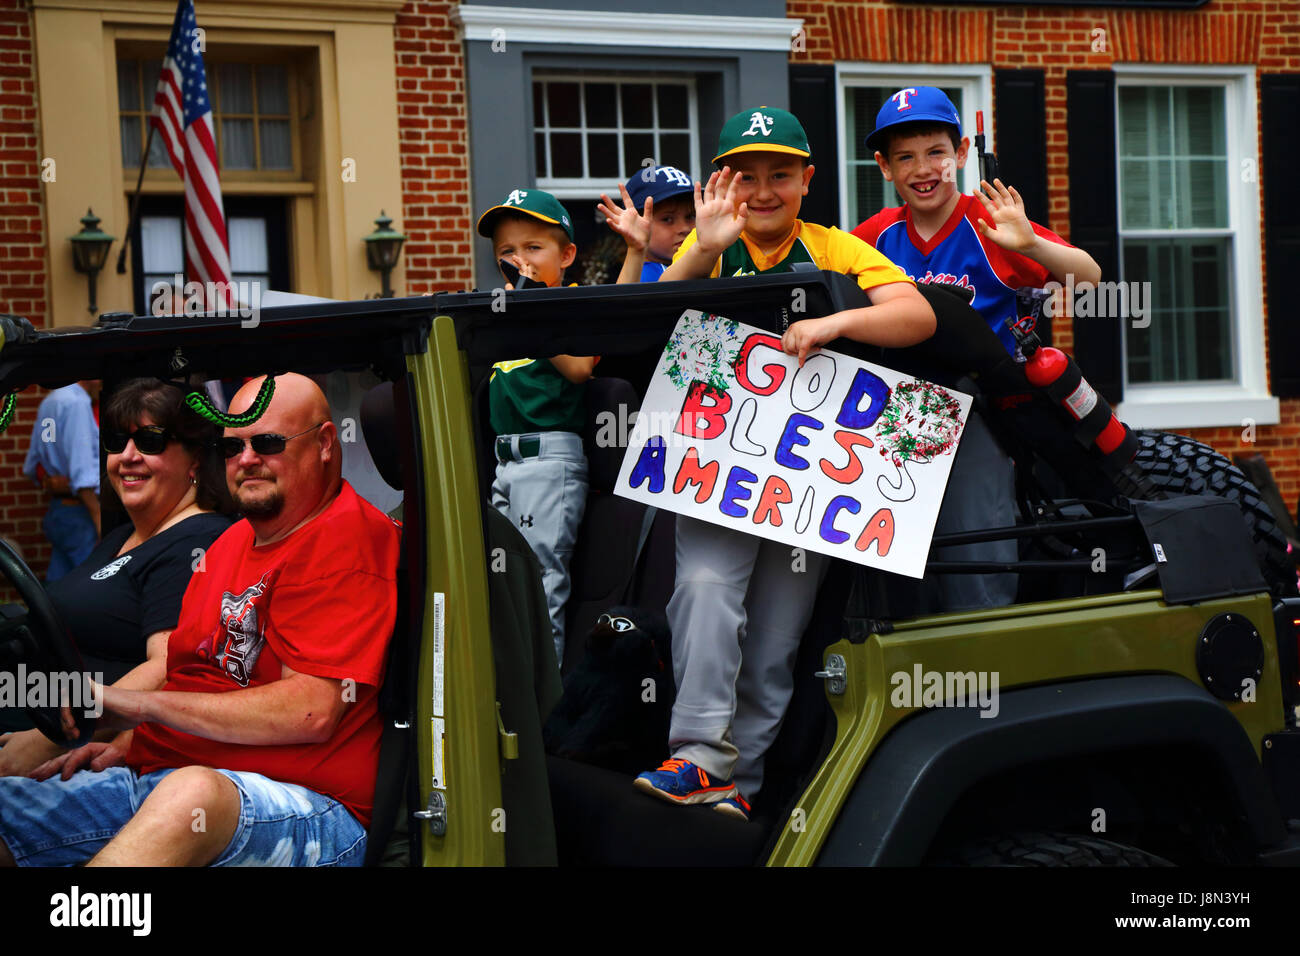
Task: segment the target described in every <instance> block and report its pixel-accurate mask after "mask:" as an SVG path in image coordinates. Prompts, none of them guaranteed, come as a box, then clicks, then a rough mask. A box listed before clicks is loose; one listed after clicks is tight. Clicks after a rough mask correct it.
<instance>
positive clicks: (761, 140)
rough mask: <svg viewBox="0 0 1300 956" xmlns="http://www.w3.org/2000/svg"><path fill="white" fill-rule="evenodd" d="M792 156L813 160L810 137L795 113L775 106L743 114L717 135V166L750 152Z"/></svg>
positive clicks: (724, 125)
mask: <svg viewBox="0 0 1300 956" xmlns="http://www.w3.org/2000/svg"><path fill="white" fill-rule="evenodd" d="M759 151H762V152H768V153H790V154H792V155H794V156H811V155H812V150H810V149H809V148H808V134H807V133H805V132H804V131H803V124H802V123H800V122H799V121H798V120H797V119H795V116H794V114H793V113H790V112H788V111H786V110H779V109H776V108H775V107H772V106H760V107H758V109H751V110H741V111H740V112H739V113H737V114H736V115H735V116H733V117H732V118H731V119H729V120H727V122H725V123H724V124H723V125H722V132H721V133H719V134H718V155H717V156H714V157H713V161H714V162H715V163H716V162H717V161H718V160H720V159H722V158H723V157H724V156H731V155H733V154H734V153H751V152H759Z"/></svg>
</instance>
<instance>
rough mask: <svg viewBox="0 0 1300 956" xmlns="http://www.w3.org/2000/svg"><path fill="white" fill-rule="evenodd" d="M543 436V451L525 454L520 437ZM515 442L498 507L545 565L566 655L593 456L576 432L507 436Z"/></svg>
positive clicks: (499, 483)
mask: <svg viewBox="0 0 1300 956" xmlns="http://www.w3.org/2000/svg"><path fill="white" fill-rule="evenodd" d="M521 438H538V439H540V442H541V451H540V453H539V454H538V455H537V456H536V457H529V458H525V457H523V455H522V453H521V452H520V449H519V439H521ZM503 440H505V442H507V443H508V444H509V445H510V449H511V458H510V460H509V461H498V462H497V471H496V479H495V480H494V481H493V482H492V507H494V508H496V509H497V511H500V512H501V513H502V514H503V515H505V516H506V517H507V518H509V519H510V523H511V524H513V525H514V526H515V527H516V528H518V529H519V530H520V532H521V533H522V534H523V536H524V539H525V540H526V541H527V542H528V546H529V547H531V548H532V549H533V553H534V554H536V555H537V560H538V561H539V562H541V565H542V586H543V587H544V588H545V589H546V608H547V610H548V611H549V612H550V615H551V633H552V634H553V635H554V638H555V659H556V661H563V660H564V606H565V604H566V603H568V600H569V590H570V583H569V561H570V560H571V559H572V558H573V547H574V544H575V543H576V542H577V540H578V527H579V526H580V525H581V524H582V515H583V512H585V511H586V510H587V457H586V455H584V454H583V452H582V437H581V436H580V435H576V434H574V433H573V432H534V433H530V434H527V435H501V436H498V438H497V444H498V446H500V445H501V444H502V441H503Z"/></svg>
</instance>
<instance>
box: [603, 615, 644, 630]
mask: <svg viewBox="0 0 1300 956" xmlns="http://www.w3.org/2000/svg"><path fill="white" fill-rule="evenodd" d="M602 624H608V625H609V626H610V628H611V629H612V630H615V631H617V632H618V633H620V634H622V633H623V632H624V631H634V630H636V625H635V624H633V623H632V622H631V621H630V620H628V619H627V618H625V617H614V616H613V615H611V614H602V615H601V616H600V617H598V618H596V625H597V626H598V627H599V626H600V625H602Z"/></svg>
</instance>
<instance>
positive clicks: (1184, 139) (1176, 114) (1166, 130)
mask: <svg viewBox="0 0 1300 956" xmlns="http://www.w3.org/2000/svg"><path fill="white" fill-rule="evenodd" d="M1117 72H1118V73H1119V76H1118V77H1117V84H1116V113H1115V116H1116V126H1117V130H1116V144H1117V153H1118V156H1117V160H1116V162H1117V164H1118V166H1117V172H1118V177H1117V183H1118V196H1117V202H1118V204H1119V238H1120V271H1121V275H1120V277H1119V278H1120V279H1122V280H1123V281H1124V282H1125V283H1126V284H1128V287H1129V288H1130V289H1133V288H1134V286H1133V285H1132V284H1133V283H1142V285H1141V286H1138V287H1137V288H1138V290H1139V291H1138V294H1139V295H1141V296H1142V300H1143V301H1144V302H1145V306H1146V314H1145V316H1144V317H1143V318H1142V321H1141V322H1135V321H1125V322H1124V323H1123V328H1124V332H1123V335H1124V367H1125V378H1126V383H1125V384H1126V388H1125V401H1124V403H1123V404H1124V411H1125V414H1126V416H1128V417H1127V418H1126V420H1128V421H1129V422H1130V424H1136V425H1138V426H1140V427H1152V426H1154V427H1191V426H1198V425H1204V426H1210V425H1239V424H1240V423H1241V421H1242V420H1243V419H1246V418H1250V419H1254V420H1256V421H1258V422H1260V423H1265V422H1267V421H1269V420H1270V419H1271V420H1272V421H1276V420H1277V419H1276V415H1277V408H1276V401H1275V400H1269V399H1268V398H1267V390H1266V388H1265V372H1264V350H1263V324H1262V317H1261V313H1262V302H1261V299H1262V295H1261V289H1260V278H1261V263H1260V253H1259V245H1260V239H1259V224H1258V218H1259V217H1258V215H1257V214H1256V213H1255V212H1254V211H1255V210H1257V209H1258V208H1259V190H1258V186H1257V184H1256V183H1255V182H1254V180H1255V177H1254V176H1253V175H1245V174H1244V173H1245V172H1246V171H1247V170H1248V168H1249V169H1253V166H1250V167H1248V165H1247V163H1248V162H1249V163H1253V160H1250V159H1249V157H1253V156H1254V152H1255V146H1254V143H1255V137H1256V117H1257V114H1256V107H1255V97H1254V89H1255V77H1254V75H1253V71H1251V70H1243V69H1240V68H1220V69H1213V68H1205V69H1200V68H1198V69H1196V70H1182V69H1168V70H1162V71H1159V72H1154V71H1150V70H1149V69H1148V70H1146V71H1143V72H1138V71H1136V70H1132V71H1125V70H1122V69H1120V70H1117ZM1207 74H1209V75H1208V76H1207ZM1130 298H1131V296H1130Z"/></svg>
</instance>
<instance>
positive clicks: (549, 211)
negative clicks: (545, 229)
mask: <svg viewBox="0 0 1300 956" xmlns="http://www.w3.org/2000/svg"><path fill="white" fill-rule="evenodd" d="M505 209H510V210H513V211H514V212H522V213H523V214H524V215H526V216H532V217H533V218H534V219H540V220H541V221H542V222H549V223H550V224H551V225H553V226H559V227H560V228H561V229H563V230H564V231H565V232H566V233H567V234H568V236H569V241H570V242H572V241H573V223H572V222H570V221H569V213H568V212H567V211H566V210H565V208H564V207H563V206H561V205H560V201H559V200H558V199H556V198H555V197H554V196H552V195H551V194H550V193H548V192H544V191H543V190H541V189H512V190H510V195H509V196H507V197H506V198H505V200H504V201H503V202H501V203H500V204H498V205H496V206H492V207H491V208H490V209H488V211H487V212H485V213H483V215H481V216H479V217H478V234H479V235H480V236H486V237H487V238H488V239H491V238H492V222H493V220H495V219H496V216H495V215H494V214H495V213H498V212H500V211H502V210H505Z"/></svg>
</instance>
